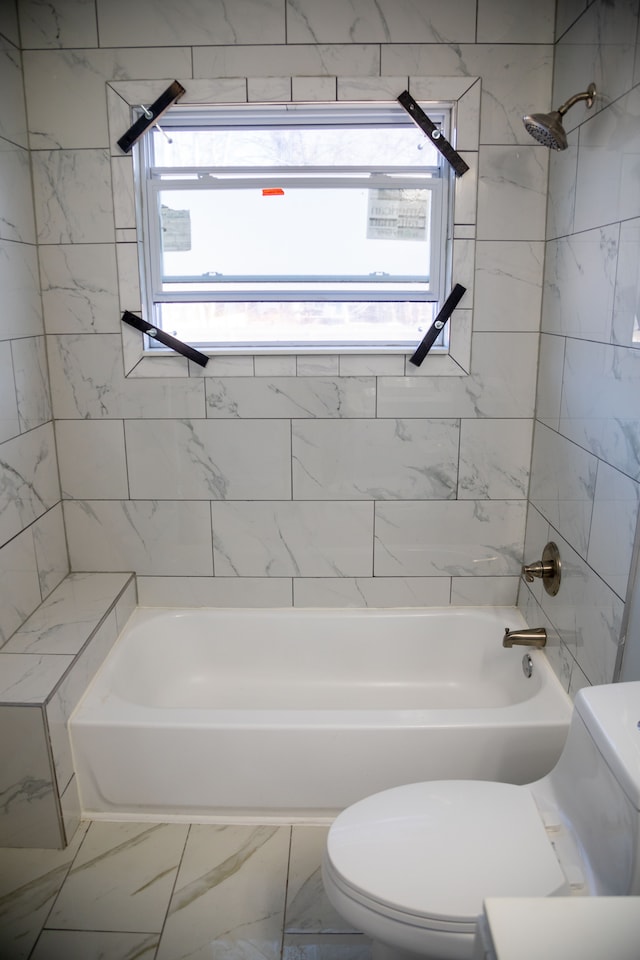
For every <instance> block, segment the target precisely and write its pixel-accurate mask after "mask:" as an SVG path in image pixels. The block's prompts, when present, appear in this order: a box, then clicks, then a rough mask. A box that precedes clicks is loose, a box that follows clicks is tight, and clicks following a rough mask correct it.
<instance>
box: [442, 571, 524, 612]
mask: <svg viewBox="0 0 640 960" xmlns="http://www.w3.org/2000/svg"><path fill="white" fill-rule="evenodd" d="M518 583H519V579H518V577H452V578H451V603H452V604H454V605H456V606H462V607H486V606H499V607H511V606H515V604H516V601H517V599H518Z"/></svg>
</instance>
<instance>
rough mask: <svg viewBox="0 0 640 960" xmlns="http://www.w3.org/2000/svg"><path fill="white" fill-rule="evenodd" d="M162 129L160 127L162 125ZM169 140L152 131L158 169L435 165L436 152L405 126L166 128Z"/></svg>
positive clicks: (413, 128)
mask: <svg viewBox="0 0 640 960" xmlns="http://www.w3.org/2000/svg"><path fill="white" fill-rule="evenodd" d="M163 128H164V125H163ZM169 131H170V139H171V142H169V141H168V140H167V139H166V137H164V136H163V135H162V134H161V133H159V131H158V130H157V129H154V133H153V150H154V162H155V165H156V166H159V167H191V166H202V167H240V168H242V167H274V166H276V167H280V166H285V167H286V166H293V167H307V166H320V167H345V166H354V167H370V166H372V165H376V164H381V165H384V166H389V165H393V166H401V167H405V166H409V167H425V166H437V164H438V162H439V154H438V152H437V151H436V149H435V148H434V146H433V144H432V143H431V142H430V141H429V140H427V138H426V137H425V135H424V133H423V132H422V131H421V130H420V129H419V128H418V127H416V125H415V124H413V123H411V125H410V126H406V127H403V126H394V127H391V126H384V127H377V128H370V127H367V126H359V127H340V128H335V127H334V128H332V127H330V126H325V125H323V126H321V127H293V128H289V129H283V128H281V127H280V128H278V127H268V128H266V129H249V130H242V129H238V128H232V129H217V130H211V129H203V130H182V129H179V128H177V129H176V128H169V127H167V132H169Z"/></svg>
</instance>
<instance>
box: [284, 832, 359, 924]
mask: <svg viewBox="0 0 640 960" xmlns="http://www.w3.org/2000/svg"><path fill="white" fill-rule="evenodd" d="M328 832H329V828H328V827H324V826H302V825H300V826H295V825H294V826H293V827H292V830H291V852H290V854H289V877H288V883H287V903H286V912H285V922H284V932H285V934H287V933H309V932H313V933H354V932H357V931H354V928H353V927H352V926H351V924H349V923H347V922H346V921H345V920H343V919H342V917H341V916H340V915H339V914H338V912H337V911H336V910H335V908H334V907H332V905H331V903H330V902H329V900H328V898H327V895H326V893H325V892H324V887H323V885H322V877H321V875H320V867H321V864H322V858H323V855H324V848H325V846H326V843H327V833H328Z"/></svg>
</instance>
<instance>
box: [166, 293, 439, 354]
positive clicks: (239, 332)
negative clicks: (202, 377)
mask: <svg viewBox="0 0 640 960" xmlns="http://www.w3.org/2000/svg"><path fill="white" fill-rule="evenodd" d="M160 310H161V315H162V329H163V330H166V331H167V332H168V333H171V334H173V335H174V336H179V337H180V338H181V339H185V340H187V341H188V342H189V343H193V344H200V345H207V344H212V345H222V346H233V345H239V346H243V345H244V346H253V345H263V346H269V345H273V346H278V345H280V346H286V345H287V344H295V343H302V344H308V345H311V344H313V343H317V344H319V345H321V346H327V347H329V346H331V345H334V344H335V345H337V346H356V347H357V346H359V345H371V346H389V347H394V346H409V347H411V348H413V347H415V346H416V345H417V343H419V341H420V340H421V339H422V337H423V336H424V335H425V333H426V331H427V329H428V328H429V326H430V325H431V323H432V321H433V318H434V316H435V305H434V304H432V303H419V302H418V303H411V302H408V303H376V302H367V303H360V302H355V303H354V302H352V301H348V302H342V303H340V302H335V301H329V302H327V301H319V302H316V303H296V302H293V303H279V302H274V303H267V302H261V303H251V304H246V303H242V302H238V303H190V304H182V303H176V304H173V303H165V304H162V307H161V308H160Z"/></svg>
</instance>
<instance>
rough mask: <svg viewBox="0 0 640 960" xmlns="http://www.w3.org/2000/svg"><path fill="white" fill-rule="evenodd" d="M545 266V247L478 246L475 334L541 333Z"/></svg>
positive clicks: (495, 243)
mask: <svg viewBox="0 0 640 960" xmlns="http://www.w3.org/2000/svg"><path fill="white" fill-rule="evenodd" d="M543 266H544V244H543V243H540V242H533V243H529V242H521V243H513V242H506V241H501V240H482V241H479V242H478V243H476V274H475V286H474V301H473V305H474V318H473V328H474V330H476V331H479V330H504V331H505V332H506V331H508V330H538V329H539V328H540V305H541V302H542V271H543Z"/></svg>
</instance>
